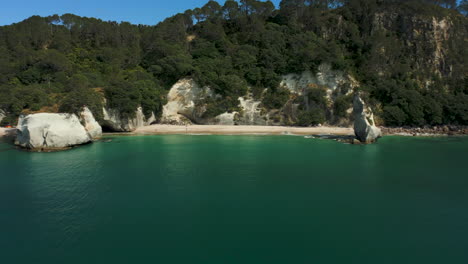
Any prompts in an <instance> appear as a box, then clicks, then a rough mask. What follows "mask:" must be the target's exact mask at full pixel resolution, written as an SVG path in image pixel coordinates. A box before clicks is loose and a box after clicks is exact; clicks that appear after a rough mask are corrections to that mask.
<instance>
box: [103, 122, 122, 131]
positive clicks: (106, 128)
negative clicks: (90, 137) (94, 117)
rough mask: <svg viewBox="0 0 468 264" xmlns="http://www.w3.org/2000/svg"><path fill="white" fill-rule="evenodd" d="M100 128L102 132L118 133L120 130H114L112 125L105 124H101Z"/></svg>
mask: <svg viewBox="0 0 468 264" xmlns="http://www.w3.org/2000/svg"><path fill="white" fill-rule="evenodd" d="M101 128H102V132H103V133H120V132H122V131H116V130H115V129H114V128H113V127H112V126H110V125H107V124H102V125H101Z"/></svg>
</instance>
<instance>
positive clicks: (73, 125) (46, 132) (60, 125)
mask: <svg viewBox="0 0 468 264" xmlns="http://www.w3.org/2000/svg"><path fill="white" fill-rule="evenodd" d="M88 111H89V110H88ZM88 111H86V108H85V109H84V110H83V112H84V113H85V114H86V115H85V116H83V117H81V119H82V120H83V123H84V124H85V125H83V124H82V123H81V122H80V119H79V118H78V117H77V116H76V115H75V114H49V113H41V114H32V115H27V116H22V117H20V119H19V121H18V127H17V128H18V131H17V136H16V140H15V144H16V145H18V146H20V147H23V148H26V149H29V150H32V151H56V150H64V149H68V148H71V147H73V146H77V145H83V144H87V143H90V142H92V141H93V139H95V138H97V137H100V136H101V135H102V132H101V131H102V130H101V129H100V126H99V125H98V124H97V123H96V121H95V120H94V117H93V116H92V114H91V112H89V113H88ZM96 126H99V127H96ZM87 129H88V130H87Z"/></svg>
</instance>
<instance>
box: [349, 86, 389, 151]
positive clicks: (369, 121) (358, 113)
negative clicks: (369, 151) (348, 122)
mask: <svg viewBox="0 0 468 264" xmlns="http://www.w3.org/2000/svg"><path fill="white" fill-rule="evenodd" d="M353 108H354V133H355V135H356V138H357V139H358V140H359V141H361V142H363V143H373V142H375V141H376V140H377V139H378V138H380V137H381V136H382V131H381V130H380V129H379V128H378V127H376V126H375V121H374V114H373V113H372V110H371V109H370V108H369V107H368V106H366V104H365V103H364V101H363V100H362V99H361V97H360V95H359V93H356V94H355V95H354V101H353Z"/></svg>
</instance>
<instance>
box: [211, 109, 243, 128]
mask: <svg viewBox="0 0 468 264" xmlns="http://www.w3.org/2000/svg"><path fill="white" fill-rule="evenodd" d="M236 115H238V113H237V112H233V113H223V114H220V115H218V116H217V117H215V124H216V125H222V126H234V125H235V124H236V121H235V119H236Z"/></svg>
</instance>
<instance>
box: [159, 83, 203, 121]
mask: <svg viewBox="0 0 468 264" xmlns="http://www.w3.org/2000/svg"><path fill="white" fill-rule="evenodd" d="M208 96H211V91H210V89H209V88H206V87H205V88H201V87H200V86H198V84H197V83H196V82H195V81H194V80H192V79H182V80H180V81H178V82H177V83H176V84H174V85H173V86H172V88H171V90H170V91H169V93H168V95H167V104H166V105H165V106H164V107H163V114H162V123H166V124H185V123H191V121H190V120H191V119H195V118H196V117H197V116H199V115H201V114H202V113H197V112H196V102H197V101H199V100H202V99H204V98H206V97H208Z"/></svg>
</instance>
